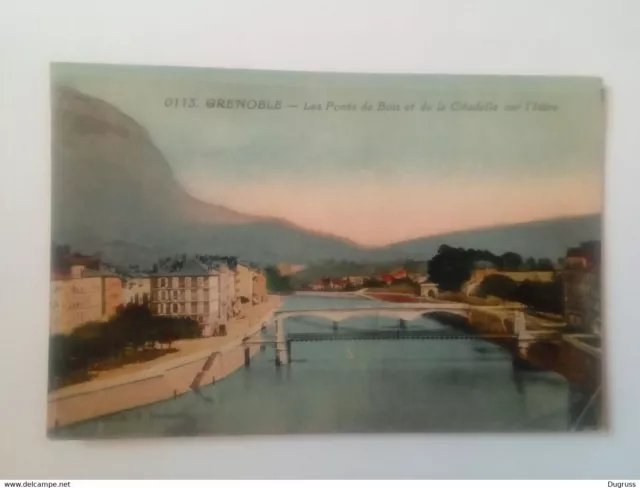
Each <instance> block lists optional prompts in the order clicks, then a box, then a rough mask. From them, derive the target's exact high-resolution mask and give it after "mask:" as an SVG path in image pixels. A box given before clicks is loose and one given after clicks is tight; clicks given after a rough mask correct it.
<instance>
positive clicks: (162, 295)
mask: <svg viewBox="0 0 640 488" xmlns="http://www.w3.org/2000/svg"><path fill="white" fill-rule="evenodd" d="M166 299H167V290H160V300H162V301H165V300H166Z"/></svg>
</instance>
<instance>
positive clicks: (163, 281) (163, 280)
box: [158, 278, 169, 288]
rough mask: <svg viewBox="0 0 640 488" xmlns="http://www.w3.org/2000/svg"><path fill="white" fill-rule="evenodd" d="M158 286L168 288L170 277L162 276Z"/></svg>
mask: <svg viewBox="0 0 640 488" xmlns="http://www.w3.org/2000/svg"><path fill="white" fill-rule="evenodd" d="M158 286H159V287H160V288H166V287H167V286H169V278H160V279H159V280H158Z"/></svg>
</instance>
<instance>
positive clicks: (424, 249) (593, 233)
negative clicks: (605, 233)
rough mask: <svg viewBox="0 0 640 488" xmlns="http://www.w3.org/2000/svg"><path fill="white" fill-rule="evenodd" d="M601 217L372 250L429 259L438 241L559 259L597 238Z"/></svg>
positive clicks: (524, 225)
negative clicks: (568, 251) (580, 245)
mask: <svg viewBox="0 0 640 488" xmlns="http://www.w3.org/2000/svg"><path fill="white" fill-rule="evenodd" d="M601 225H602V216H601V215H600V214H598V215H586V216H580V217H565V218H558V219H552V220H539V221H535V222H527V223H522V224H514V225H504V226H499V227H492V228H488V229H474V230H468V231H462V232H454V233H450V234H442V235H438V236H434V237H424V238H420V239H413V240H410V241H405V242H400V243H397V244H392V245H390V246H386V247H383V248H379V249H376V250H374V251H373V252H372V253H371V256H372V258H374V259H376V260H384V259H391V258H394V257H397V256H404V257H405V258H407V259H416V260H424V259H430V258H431V257H432V256H433V255H434V254H435V253H436V252H437V251H438V247H439V246H440V245H441V244H448V245H449V246H454V247H465V248H475V249H487V250H489V251H491V252H493V253H495V254H502V253H505V252H507V251H511V252H516V253H518V254H521V255H522V256H524V257H525V258H526V257H528V256H532V257H534V258H552V259H553V258H559V257H561V256H564V255H565V252H566V250H567V248H569V247H574V246H577V245H578V244H580V243H581V242H583V241H588V240H593V239H601V233H602V230H601Z"/></svg>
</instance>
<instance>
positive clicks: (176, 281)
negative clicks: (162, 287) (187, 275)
mask: <svg viewBox="0 0 640 488" xmlns="http://www.w3.org/2000/svg"><path fill="white" fill-rule="evenodd" d="M171 288H180V278H177V277H173V278H171Z"/></svg>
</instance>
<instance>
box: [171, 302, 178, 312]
mask: <svg viewBox="0 0 640 488" xmlns="http://www.w3.org/2000/svg"><path fill="white" fill-rule="evenodd" d="M179 311H180V305H178V304H177V303H172V304H171V313H173V314H177V313H178V312H179Z"/></svg>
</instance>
